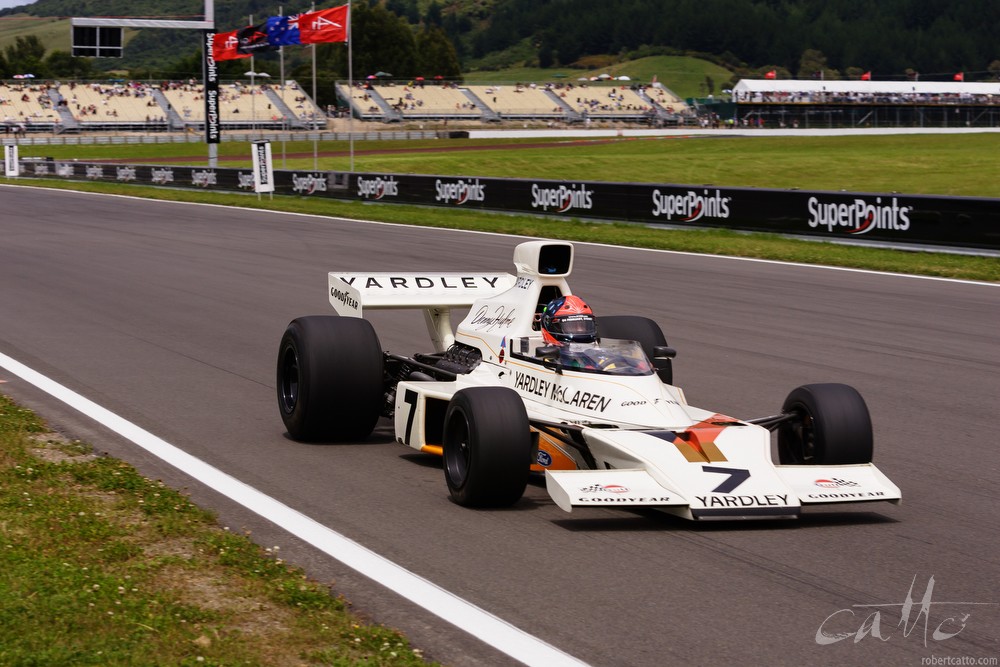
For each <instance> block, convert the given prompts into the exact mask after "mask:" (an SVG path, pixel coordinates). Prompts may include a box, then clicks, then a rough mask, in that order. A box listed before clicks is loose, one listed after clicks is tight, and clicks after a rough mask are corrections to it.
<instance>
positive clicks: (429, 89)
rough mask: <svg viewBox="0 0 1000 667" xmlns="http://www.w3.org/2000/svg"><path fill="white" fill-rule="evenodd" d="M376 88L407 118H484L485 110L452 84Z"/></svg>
mask: <svg viewBox="0 0 1000 667" xmlns="http://www.w3.org/2000/svg"><path fill="white" fill-rule="evenodd" d="M373 88H374V89H375V90H376V91H377V92H378V94H379V95H381V96H382V99H384V100H385V101H386V102H387V103H388V104H389V105H390V106H392V107H393V108H394V109H396V110H397V111H398V112H399V113H401V114H402V116H403V117H404V118H428V117H434V116H444V117H449V118H450V117H466V118H473V119H475V118H480V117H482V115H483V112H482V110H481V109H478V108H476V105H475V104H474V103H473V102H472V100H471V99H469V97H468V96H466V94H465V93H463V92H462V90H461V89H459V88H458V87H455V86H452V85H451V84H445V85H439V84H436V83H428V84H426V85H421V84H419V83H418V84H411V85H402V84H400V85H392V84H381V83H380V84H375V85H374V86H373Z"/></svg>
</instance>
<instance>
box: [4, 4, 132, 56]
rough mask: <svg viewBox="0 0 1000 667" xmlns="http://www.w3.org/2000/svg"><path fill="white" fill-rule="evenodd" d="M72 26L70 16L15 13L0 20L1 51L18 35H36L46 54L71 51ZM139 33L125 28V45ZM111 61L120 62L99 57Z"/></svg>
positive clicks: (10, 44)
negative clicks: (54, 16) (39, 15)
mask: <svg viewBox="0 0 1000 667" xmlns="http://www.w3.org/2000/svg"><path fill="white" fill-rule="evenodd" d="M71 33H72V27H71V26H70V19H68V18H53V17H48V16H43V17H38V16H29V15H27V14H14V15H12V16H6V17H4V18H3V20H0V51H4V50H5V49H6V48H7V47H8V46H12V45H13V44H14V43H15V42H16V41H17V38H18V37H27V36H28V35H35V36H37V37H38V39H39V40H40V41H41V42H42V44H44V45H45V49H46V51H45V52H46V54H49V53H52V52H53V51H69V50H70V46H71V45H70V36H71ZM138 34H139V31H138V30H133V29H126V30H125V45H126V46H128V43H129V41H131V40H132V38H134V37H135V36H136V35H138ZM97 60H100V61H104V62H109V63H119V62H120V60H119V59H117V58H100V59H97Z"/></svg>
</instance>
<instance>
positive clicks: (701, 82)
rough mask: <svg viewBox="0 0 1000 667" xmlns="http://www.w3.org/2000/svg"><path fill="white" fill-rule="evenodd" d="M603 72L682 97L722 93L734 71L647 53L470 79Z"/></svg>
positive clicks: (523, 79)
mask: <svg viewBox="0 0 1000 667" xmlns="http://www.w3.org/2000/svg"><path fill="white" fill-rule="evenodd" d="M601 74H610V75H611V76H613V77H616V78H617V77H619V76H627V77H629V79H630V80H631V81H634V82H640V83H651V82H652V81H653V80H654V77H655V79H656V81H658V82H659V83H662V84H663V85H664V86H666V87H667V88H669V89H670V90H672V91H673V92H675V93H676V94H677V95H679V96H680V97H682V98H687V97H707V96H708V95H712V94H714V95H719V94H720V93H721V91H722V90H723V89H725V88H727V87H728V85H729V82H730V80H731V79H732V77H733V72H731V71H729V70H727V69H725V68H724V67H721V66H719V65H717V64H715V63H712V62H709V61H707V60H703V59H700V58H694V57H691V56H648V57H645V58H638V59H636V60H627V61H623V62H616V63H613V64H610V65H608V66H605V67H593V68H589V69H586V68H570V67H554V68H548V69H541V68H538V67H512V68H505V69H499V70H480V71H475V72H467V73H466V74H465V76H464V78H465V81H466V82H467V83H507V84H510V83H531V82H536V83H539V82H543V81H549V82H555V81H560V80H562V81H572V82H578V79H581V78H582V79H588V80H589V79H590V78H591V77H596V76H600V75H601Z"/></svg>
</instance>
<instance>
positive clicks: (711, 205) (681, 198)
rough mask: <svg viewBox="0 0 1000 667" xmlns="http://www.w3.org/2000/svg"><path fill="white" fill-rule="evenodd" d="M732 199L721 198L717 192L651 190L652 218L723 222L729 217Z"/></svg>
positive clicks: (720, 194)
mask: <svg viewBox="0 0 1000 667" xmlns="http://www.w3.org/2000/svg"><path fill="white" fill-rule="evenodd" d="M732 200H733V198H732V197H723V196H722V193H721V192H720V191H719V190H716V191H714V192H710V191H709V190H702V191H701V192H700V193H699V192H695V191H694V190H688V191H687V192H685V193H682V194H672V193H669V192H662V191H660V190H659V189H658V188H657V189H656V190H653V211H652V212H653V217H654V218H659V217H661V216H662V217H664V218H666V219H667V220H677V221H679V222H696V221H698V220H701V219H702V218H717V219H722V220H725V219H726V218H728V217H729V203H730V202H731V201H732Z"/></svg>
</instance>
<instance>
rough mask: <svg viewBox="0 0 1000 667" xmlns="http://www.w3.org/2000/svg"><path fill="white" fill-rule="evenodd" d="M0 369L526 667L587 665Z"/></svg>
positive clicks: (112, 418)
mask: <svg viewBox="0 0 1000 667" xmlns="http://www.w3.org/2000/svg"><path fill="white" fill-rule="evenodd" d="M0 367H2V368H6V369H7V370H8V371H10V372H11V373H13V374H14V375H17V376H18V377H20V378H22V379H23V380H25V381H26V382H28V383H30V384H32V385H34V386H35V387H37V388H39V389H41V390H42V391H44V392H45V393H47V394H49V395H50V396H53V397H54V398H56V399H58V400H60V401H62V402H63V403H65V404H66V405H68V406H70V407H71V408H73V409H75V410H78V411H80V412H82V413H83V414H84V415H86V416H88V417H90V418H91V419H93V420H95V421H97V422H98V423H100V424H102V425H104V426H106V427H107V428H109V429H111V430H112V431H114V432H115V433H117V434H119V435H121V436H122V437H124V438H126V439H128V440H130V441H131V442H134V443H135V444H136V445H138V446H140V447H142V448H143V449H145V450H146V451H148V452H150V453H151V454H153V455H154V456H157V457H159V458H160V459H162V460H163V461H165V462H167V463H169V464H170V465H172V466H174V467H176V468H177V469H178V470H180V471H182V472H184V473H185V474H187V475H189V476H191V477H192V478H194V479H196V480H198V481H199V482H201V483H203V484H205V485H207V486H209V487H210V488H212V489H215V490H216V491H218V492H219V493H221V494H223V495H224V496H226V497H227V498H230V499H231V500H234V501H235V502H237V503H239V504H240V505H242V506H243V507H246V508H247V509H249V510H251V511H253V512H255V513H257V514H259V515H260V516H262V517H263V518H265V519H267V520H269V521H272V522H273V523H275V524H277V525H278V526H280V527H282V528H284V529H285V530H287V531H288V532H289V533H291V534H292V535H295V536H296V537H298V538H300V539H302V540H304V541H306V542H308V543H309V544H311V545H313V546H314V547H316V548H317V549H320V550H321V551H323V552H324V553H326V554H327V555H329V556H330V557H332V558H335V559H337V560H339V561H340V562H342V563H343V564H345V565H347V566H348V567H350V568H352V569H354V570H357V571H358V572H360V573H361V574H363V575H365V576H366V577H369V578H371V579H374V580H375V581H377V582H378V583H380V584H382V585H383V586H385V587H386V588H388V589H390V590H392V591H394V592H395V593H398V594H399V595H401V596H403V597H404V598H406V599H407V600H410V601H411V602H413V603H415V604H417V605H419V606H421V607H423V608H424V609H426V610H427V611H429V612H431V613H432V614H435V615H436V616H439V617H441V618H442V619H444V620H446V621H448V622H449V623H451V624H452V625H454V626H456V627H458V628H460V629H461V630H464V631H465V632H467V633H469V634H470V635H472V636H474V637H476V638H478V639H480V640H482V641H483V642H485V643H487V644H489V645H490V646H492V647H494V648H496V649H497V650H499V651H501V652H503V653H506V654H507V655H509V656H511V657H512V658H515V659H516V660H519V661H521V662H522V663H524V664H526V665H532V666H534V665H537V666H538V667H549V666H560V665H566V666H567V667H570V666H573V667H582V666H586V665H587V663H585V662H583V661H581V660H578V659H577V658H575V657H573V656H571V655H569V654H567V653H564V652H562V651H560V650H559V649H557V648H555V647H554V646H552V645H551V644H548V643H546V642H544V641H542V640H541V639H539V638H537V637H535V636H533V635H530V634H528V633H526V632H524V631H523V630H520V629H518V628H516V627H514V626H513V625H511V624H510V623H508V622H507V621H504V620H503V619H501V618H498V617H496V616H494V615H493V614H491V613H489V612H488V611H485V610H484V609H481V608H479V607H477V606H476V605H474V604H472V603H470V602H467V601H465V600H463V599H462V598H460V597H458V596H456V595H454V594H452V593H450V592H448V591H446V590H444V589H443V588H441V587H440V586H438V585H436V584H434V583H432V582H430V581H428V580H426V579H424V578H423V577H420V576H419V575H416V574H414V573H412V572H410V571H409V570H407V569H405V568H403V567H401V566H399V565H397V564H395V563H393V562H392V561H390V560H388V559H386V558H384V557H383V556H381V555H379V554H377V553H375V552H374V551H371V550H370V549H367V548H365V547H363V546H361V545H360V544H358V543H357V542H355V541H353V540H351V539H349V538H347V537H345V536H344V535H341V534H340V533H338V532H337V531H335V530H332V529H331V528H328V527H327V526H324V525H323V524H321V523H319V522H317V521H315V520H313V519H311V518H309V517H307V516H305V515H304V514H301V513H300V512H297V511H296V510H294V509H292V508H291V507H288V506H287V505H285V504H283V503H280V502H278V501H277V500H275V499H274V498H271V497H270V496H268V495H266V494H264V493H261V492H260V491H258V490H257V489H255V488H253V487H251V486H249V485H247V484H245V483H243V482H241V481H240V480H238V479H236V478H235V477H233V476H231V475H229V474H227V473H225V472H223V471H221V470H219V469H218V468H215V467H214V466H211V465H209V464H207V463H205V462H204V461H202V460H201V459H198V458H196V457H194V456H191V455H190V454H188V453H187V452H185V451H183V450H182V449H180V448H178V447H175V446H174V445H171V444H170V443H169V442H166V441H165V440H163V439H161V438H159V437H157V436H155V435H153V434H152V433H150V432H149V431H146V430H145V429H142V428H140V427H139V426H136V425H135V424H133V423H132V422H130V421H128V420H126V419H123V418H122V417H120V416H118V415H116V414H114V413H113V412H111V411H110V410H107V409H106V408H103V407H101V406H100V405H98V404H96V403H94V402H93V401H91V400H89V399H87V398H85V397H83V396H81V395H80V394H78V393H76V392H75V391H73V390H71V389H68V388H67V387H65V386H63V385H61V384H59V383H57V382H55V381H54V380H51V379H49V378H48V377H46V376H44V375H42V374H41V373H39V372H37V371H35V370H33V369H31V368H29V367H27V366H25V365H24V364H22V363H20V362H19V361H17V360H15V359H13V358H11V357H9V356H7V355H5V354H3V353H0Z"/></svg>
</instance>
